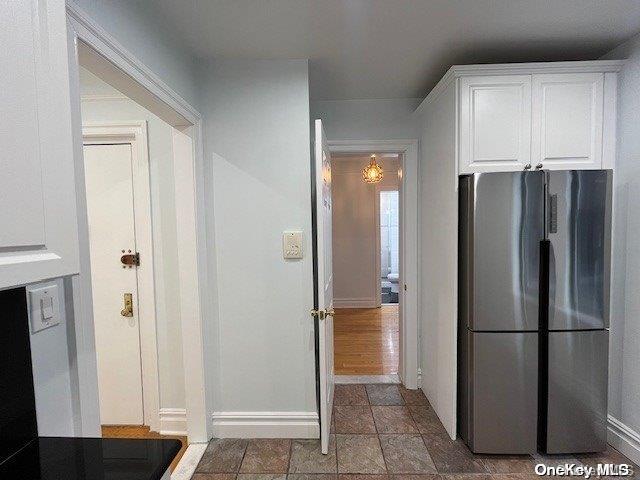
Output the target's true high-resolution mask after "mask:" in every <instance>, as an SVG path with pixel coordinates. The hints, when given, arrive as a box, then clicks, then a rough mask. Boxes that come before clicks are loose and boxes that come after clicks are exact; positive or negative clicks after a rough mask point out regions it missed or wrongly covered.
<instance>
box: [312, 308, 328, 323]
mask: <svg viewBox="0 0 640 480" xmlns="http://www.w3.org/2000/svg"><path fill="white" fill-rule="evenodd" d="M325 315H326V313H325V311H324V310H316V309H315V308H314V309H313V310H311V316H312V317H318V318H319V319H320V320H324V317H325Z"/></svg>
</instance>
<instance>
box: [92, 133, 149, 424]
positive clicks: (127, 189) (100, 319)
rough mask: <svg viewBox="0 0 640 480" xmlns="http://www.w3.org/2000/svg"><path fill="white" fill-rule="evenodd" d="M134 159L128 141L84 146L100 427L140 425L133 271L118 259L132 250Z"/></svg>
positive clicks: (141, 422)
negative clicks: (127, 299) (128, 297)
mask: <svg viewBox="0 0 640 480" xmlns="http://www.w3.org/2000/svg"><path fill="white" fill-rule="evenodd" d="M132 160H133V156H132V150H131V145H130V144H118V145H85V146H84V162H85V180H86V187H87V215H88V220H89V246H90V250H91V286H92V290H93V311H94V313H93V315H94V324H95V336H96V356H97V360H98V388H99V396H100V421H101V423H102V425H142V424H143V423H144V412H143V403H142V368H141V356H140V328H139V321H138V308H137V306H138V281H137V269H136V267H135V266H133V267H129V266H126V265H123V263H122V262H121V256H122V255H124V254H129V253H131V254H135V252H136V237H135V229H134V209H133V173H132ZM128 294H130V295H131V299H132V308H131V309H127V308H126V305H125V295H128ZM128 310H132V311H128Z"/></svg>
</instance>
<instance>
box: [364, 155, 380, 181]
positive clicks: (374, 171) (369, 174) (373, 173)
mask: <svg viewBox="0 0 640 480" xmlns="http://www.w3.org/2000/svg"><path fill="white" fill-rule="evenodd" d="M362 179H363V180H364V181H365V183H378V182H379V181H380V180H382V167H381V166H380V165H378V163H377V162H376V156H375V155H371V161H370V162H369V165H367V166H366V167H364V168H363V169H362Z"/></svg>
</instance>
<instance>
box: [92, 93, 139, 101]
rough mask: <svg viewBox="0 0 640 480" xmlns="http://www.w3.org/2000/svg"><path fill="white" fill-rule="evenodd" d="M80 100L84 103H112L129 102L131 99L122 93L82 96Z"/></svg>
mask: <svg viewBox="0 0 640 480" xmlns="http://www.w3.org/2000/svg"><path fill="white" fill-rule="evenodd" d="M80 100H82V101H83V102H108V101H109V102H110V101H114V100H115V101H120V100H129V97H127V96H126V95H123V94H121V93H91V94H84V95H81V96H80Z"/></svg>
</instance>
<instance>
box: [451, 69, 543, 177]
mask: <svg viewBox="0 0 640 480" xmlns="http://www.w3.org/2000/svg"><path fill="white" fill-rule="evenodd" d="M530 154H531V75H501V76H477V77H463V78H461V79H460V165H459V169H460V173H473V172H500V171H512V170H522V169H523V168H524V167H525V166H526V165H528V164H529V163H530Z"/></svg>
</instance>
